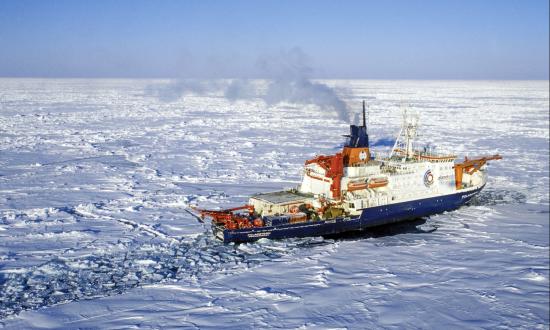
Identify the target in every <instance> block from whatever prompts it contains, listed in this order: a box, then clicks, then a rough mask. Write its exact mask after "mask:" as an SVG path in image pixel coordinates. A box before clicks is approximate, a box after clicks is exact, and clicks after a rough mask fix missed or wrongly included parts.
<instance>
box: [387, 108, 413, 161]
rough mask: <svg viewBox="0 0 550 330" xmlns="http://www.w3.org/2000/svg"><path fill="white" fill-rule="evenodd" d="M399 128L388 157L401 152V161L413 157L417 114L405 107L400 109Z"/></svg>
mask: <svg viewBox="0 0 550 330" xmlns="http://www.w3.org/2000/svg"><path fill="white" fill-rule="evenodd" d="M402 118H403V119H402V124H401V130H400V131H399V134H398V136H397V139H396V140H395V144H394V146H393V149H392V151H391V153H390V157H389V158H390V159H391V158H392V157H393V156H395V153H396V152H397V153H400V154H403V155H404V157H403V161H405V160H407V159H411V158H414V140H415V138H416V134H417V133H416V132H417V128H418V114H417V113H409V112H408V111H407V109H405V108H404V109H403V110H402Z"/></svg>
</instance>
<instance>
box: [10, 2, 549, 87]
mask: <svg viewBox="0 0 550 330" xmlns="http://www.w3.org/2000/svg"><path fill="white" fill-rule="evenodd" d="M548 22H549V8H548V0H523V1H521V0H516V1H510V0H473V1H470V0H437V1H430V0H421V1H414V0H389V1H382V0H377V1H367V0H361V1H322V0H314V1H307V0H298V1H262V0H256V1H222V0H220V1H190V0H188V1H183V0H182V1H139V0H131V1H125V0H116V1H97V0H96V1H46V0H42V1H25V0H13V1H12V0H0V76H30V77H184V78H185V77H228V78H229V77H257V76H261V72H258V65H257V62H258V58H261V57H262V56H272V55H273V54H278V53H280V52H284V51H286V50H288V49H292V48H294V47H298V48H299V49H301V51H302V52H303V53H305V54H306V55H307V56H308V64H309V65H310V66H311V67H313V68H314V74H313V76H315V77H327V78H373V79H375V78H376V79H394V78H404V79H548V76H549V74H548V72H549V65H548V62H549V55H548V53H549V25H548V24H549V23H548Z"/></svg>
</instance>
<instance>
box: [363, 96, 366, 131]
mask: <svg viewBox="0 0 550 330" xmlns="http://www.w3.org/2000/svg"><path fill="white" fill-rule="evenodd" d="M363 127H364V128H365V129H367V120H366V117H365V100H363Z"/></svg>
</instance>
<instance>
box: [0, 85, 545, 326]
mask: <svg viewBox="0 0 550 330" xmlns="http://www.w3.org/2000/svg"><path fill="white" fill-rule="evenodd" d="M163 83H165V82H163V81H148V80H79V79H59V80H55V79H0V327H5V328H25V329H28V328H160V327H167V328H173V327H189V328H224V327H230V328H265V327H278V328H285V329H286V328H411V329H417V328H418V329H420V328H461V329H462V328H524V329H533V328H541V329H548V328H549V316H548V313H549V218H548V217H549V126H548V125H549V95H548V88H549V84H548V81H368V80H331V81H323V83H326V84H327V85H329V86H331V87H336V88H337V89H336V90H337V91H339V93H340V94H341V95H340V96H341V98H342V99H343V100H344V101H345V102H346V103H347V105H348V106H349V107H350V108H352V109H354V110H356V111H360V102H361V100H362V99H363V98H367V99H368V100H369V113H370V118H369V133H370V137H371V141H372V142H373V144H374V145H375V147H374V149H375V151H376V152H386V151H387V150H388V145H389V143H388V141H391V140H392V139H393V136H394V135H395V134H396V133H397V130H398V126H399V118H400V107H401V105H402V104H406V105H408V106H409V107H410V108H414V109H417V110H418V111H419V112H420V114H421V127H420V133H421V136H420V139H421V140H422V141H424V142H431V143H432V144H434V145H436V146H437V148H439V149H443V150H450V151H454V152H456V153H457V154H458V155H460V156H465V155H471V156H474V155H479V154H492V153H496V152H498V153H500V154H501V155H503V157H504V159H503V160H501V161H495V162H491V164H490V167H489V175H490V178H489V182H488V185H487V187H486V188H485V190H484V191H483V192H482V193H481V194H480V196H479V197H478V198H476V199H475V200H474V201H473V202H471V203H470V204H469V205H467V206H465V207H463V208H461V209H459V210H457V211H455V212H449V213H445V214H440V215H436V216H432V217H430V218H427V219H422V220H418V221H415V222H411V223H405V224H400V225H396V226H392V227H387V228H381V229H377V230H373V231H372V232H369V233H366V234H364V235H361V236H357V235H348V236H346V237H342V238H340V239H323V238H319V237H316V238H307V239H289V240H282V241H270V240H265V239H262V240H260V241H258V242H256V243H254V244H241V245H233V244H229V245H224V244H222V243H220V242H218V241H216V240H214V239H213V238H212V237H211V236H210V232H209V228H208V226H206V225H203V224H200V223H198V222H197V221H196V220H195V219H194V218H193V216H192V215H191V214H189V213H188V212H186V211H185V210H186V207H187V206H188V205H200V206H204V207H226V206H233V205H238V204H242V203H244V202H245V201H246V200H247V196H248V195H249V194H251V193H256V192H262V191H270V190H277V189H281V188H287V187H292V186H294V185H295V184H297V182H298V181H299V180H300V169H301V167H302V164H303V163H304V161H305V160H306V159H308V158H311V157H312V156H314V155H315V154H318V153H322V154H330V153H334V152H335V151H337V150H338V149H339V148H340V147H341V146H342V137H341V135H342V134H346V133H347V130H348V127H347V126H348V123H345V122H343V121H341V120H340V119H339V116H338V115H337V114H336V113H334V112H331V111H330V110H327V109H322V108H320V107H319V106H317V105H297V104H292V103H278V104H266V103H265V102H264V101H263V100H262V99H259V98H251V99H242V100H228V99H226V98H225V97H224V93H223V91H221V90H220V91H217V90H215V89H212V90H208V92H207V93H203V94H201V95H198V94H187V95H184V96H183V97H182V98H180V99H179V100H176V101H174V102H165V101H163V100H159V99H158V98H155V97H154V96H152V95H151V94H150V93H148V92H147V91H148V90H150V86H159V85H160V86H162V84H163ZM257 84H258V86H261V85H262V82H257ZM350 117H351V118H354V116H353V114H351V115H350Z"/></svg>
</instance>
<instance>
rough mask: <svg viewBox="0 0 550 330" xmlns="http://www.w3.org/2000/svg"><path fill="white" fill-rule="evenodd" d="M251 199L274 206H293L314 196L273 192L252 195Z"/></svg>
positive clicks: (289, 192) (291, 192)
mask: <svg viewBox="0 0 550 330" xmlns="http://www.w3.org/2000/svg"><path fill="white" fill-rule="evenodd" d="M251 198H255V199H258V200H262V201H265V202H268V203H273V204H291V203H295V202H298V201H303V200H305V199H309V198H313V195H312V194H303V193H299V192H296V191H290V190H285V191H273V192H267V193H259V194H255V195H252V196H251Z"/></svg>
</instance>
